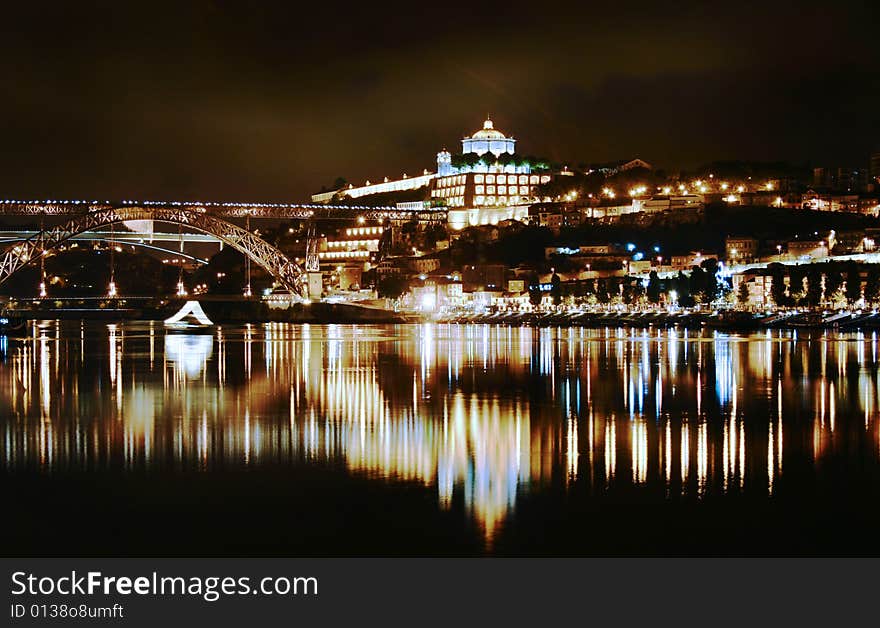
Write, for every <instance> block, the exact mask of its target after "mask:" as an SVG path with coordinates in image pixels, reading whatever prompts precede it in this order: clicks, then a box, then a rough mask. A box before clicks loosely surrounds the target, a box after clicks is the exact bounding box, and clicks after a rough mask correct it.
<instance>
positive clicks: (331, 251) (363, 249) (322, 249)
mask: <svg viewBox="0 0 880 628" xmlns="http://www.w3.org/2000/svg"><path fill="white" fill-rule="evenodd" d="M383 231H384V228H383V227H380V226H358V227H349V228H347V229H344V230H342V231H341V232H340V233H339V234H338V235H336V236H334V237H332V238H324V239H322V240H321V242H320V243H319V245H318V260H319V261H320V264H321V271H322V272H323V273H324V274H325V275H326V276H329V277H330V279H331V286H332V287H337V288H339V289H342V290H351V289H352V288H355V287H359V286H360V284H361V275H362V274H363V272H364V271H365V270H368V269H369V268H370V263H371V262H372V261H373V260H374V259H375V256H376V253H377V252H378V251H379V242H380V240H381V239H382V233H383Z"/></svg>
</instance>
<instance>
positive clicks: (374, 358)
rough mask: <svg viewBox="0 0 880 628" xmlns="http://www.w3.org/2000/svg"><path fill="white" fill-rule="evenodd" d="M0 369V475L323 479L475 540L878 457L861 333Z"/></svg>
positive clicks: (342, 342) (124, 345) (38, 353)
mask: <svg viewBox="0 0 880 628" xmlns="http://www.w3.org/2000/svg"><path fill="white" fill-rule="evenodd" d="M4 356H5V357H4V359H3V362H2V364H0V400H2V405H0V407H2V416H0V422H2V425H0V429H2V432H3V434H2V441H0V457H2V461H3V464H4V466H5V467H6V468H7V469H9V470H11V471H15V470H21V469H27V468H40V469H43V470H45V471H47V472H53V473H58V472H62V471H64V470H70V469H84V470H94V471H95V472H97V471H99V470H101V469H107V468H113V469H117V468H121V469H134V468H138V469H140V468H152V467H156V466H162V467H164V468H168V467H171V468H178V467H179V468H181V469H200V470H202V471H203V472H204V473H210V472H211V470H212V469H215V468H219V467H223V466H231V465H251V466H255V467H256V466H259V465H265V464H291V463H294V462H296V463H303V462H305V463H309V462H314V463H334V464H335V463H341V464H343V466H344V468H346V469H348V470H349V471H351V472H357V473H362V474H367V475H369V476H370V477H373V478H375V479H376V481H382V480H383V479H386V478H393V479H402V480H411V481H416V482H420V483H423V484H424V485H426V486H428V487H430V488H431V489H432V490H435V491H436V495H437V503H438V506H439V507H440V508H448V507H449V506H450V505H451V503H452V500H453V499H456V498H459V499H461V500H462V501H463V503H464V504H465V507H466V510H467V512H468V513H469V514H470V516H472V517H473V518H474V520H475V521H476V522H477V523H478V524H479V525H480V527H481V528H482V529H483V531H484V532H485V535H486V537H487V539H490V540H491V539H492V538H493V536H494V535H495V534H496V533H497V531H498V529H499V527H500V526H501V525H502V524H503V523H504V521H505V520H506V518H507V517H508V516H509V515H510V514H511V512H512V511H513V509H514V508H515V505H516V501H517V497H518V495H520V494H522V493H523V492H524V491H540V490H541V487H543V486H547V485H549V484H551V483H554V482H561V483H563V484H565V485H571V484H575V483H580V484H581V485H584V486H587V487H588V488H589V490H590V491H591V492H593V493H601V492H603V491H610V490H614V489H615V488H619V487H621V486H626V485H629V486H634V487H640V488H644V489H645V490H647V491H661V492H662V495H663V496H664V497H665V498H666V499H681V498H697V499H699V498H701V497H704V496H706V495H708V494H724V493H730V492H750V493H760V494H765V495H772V494H773V493H774V491H775V490H777V487H778V483H779V479H780V477H781V476H782V475H783V474H784V473H785V462H786V461H787V460H798V461H802V460H808V461H809V463H810V464H811V465H813V467H814V468H816V469H817V470H821V464H822V460H823V457H824V456H826V455H827V454H829V453H832V452H835V453H839V452H846V454H847V455H851V456H860V457H862V458H864V459H865V460H866V461H867V462H868V463H869V464H871V465H876V464H877V462H878V446H880V432H878V428H877V412H878V390H880V370H878V363H877V338H876V336H875V335H868V336H865V335H862V334H850V335H845V336H839V337H835V336H833V335H829V334H816V335H814V336H812V337H805V336H804V335H803V334H801V336H800V337H799V338H796V337H795V334H792V333H787V332H766V333H760V334H754V335H749V336H742V337H739V336H732V335H727V334H722V333H718V332H711V331H705V332H698V333H695V332H686V331H667V330H659V331H658V330H627V329H602V330H586V329H531V328H507V327H497V328H496V327H489V326H458V325H439V326H434V325H422V326H398V327H393V326H388V327H380V326H373V327H360V328H358V327H354V326H342V325H326V326H315V325H311V326H310V325H302V326H295V325H286V324H266V325H247V326H241V327H226V326H224V327H223V328H215V329H211V330H208V331H206V332H204V333H178V332H167V331H166V330H165V328H164V327H162V326H161V325H160V324H155V323H133V324H110V325H106V324H98V323H79V322H76V323H69V322H66V323H58V322H45V323H41V324H40V325H39V326H35V327H34V328H33V329H32V333H31V334H30V336H29V337H28V338H26V339H12V338H10V339H9V340H8V343H7V345H6V351H5V353H4Z"/></svg>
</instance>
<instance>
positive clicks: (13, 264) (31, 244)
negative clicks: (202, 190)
mask: <svg viewBox="0 0 880 628" xmlns="http://www.w3.org/2000/svg"><path fill="white" fill-rule="evenodd" d="M129 220H157V221H160V222H169V223H173V224H177V225H183V226H186V227H191V228H192V229H195V230H196V231H200V232H202V233H207V234H209V235H212V236H214V237H215V238H217V239H218V240H220V241H222V242H223V243H224V244H228V245H229V246H231V247H232V248H234V249H236V250H237V251H239V252H241V253H243V254H244V255H246V256H248V257H250V258H251V260H252V261H253V262H254V263H256V264H257V265H259V266H261V267H262V268H263V269H265V270H266V272H268V273H269V274H270V275H272V277H274V278H275V280H276V281H278V283H280V284H281V285H282V286H284V287H285V288H286V289H288V290H290V291H291V293H293V294H298V295H300V296H301V297H304V296H305V294H304V293H305V286H304V284H303V281H302V279H303V277H304V275H303V271H302V269H301V268H300V266H299V265H298V264H297V263H296V262H294V261H293V260H291V259H290V258H289V257H287V256H286V255H285V254H284V253H282V252H281V251H280V250H278V249H277V248H276V247H274V246H272V245H271V244H269V243H268V242H266V241H265V240H263V239H262V238H261V237H259V236H257V235H255V234H253V233H251V232H250V231H248V230H247V229H243V228H242V227H239V226H238V225H234V224H232V223H231V222H229V221H227V220H224V219H222V218H218V217H217V216H213V215H211V214H208V213H206V212H205V211H203V210H199V209H190V208H178V207H135V206H132V207H101V208H98V209H92V210H90V211H88V212H85V213H82V214H79V215H77V216H76V217H74V218H71V219H70V220H68V221H67V222H66V223H64V224H62V225H58V226H57V227H52V228H49V229H44V230H43V231H41V232H40V233H37V234H35V235H33V236H31V237H30V238H28V239H27V240H24V241H22V242H19V243H17V244H14V245H11V246H10V247H9V248H7V250H6V251H5V252H4V253H3V256H2V258H0V284H2V283H3V282H5V281H6V280H7V279H9V277H11V276H12V274H13V273H15V272H16V271H18V270H19V269H21V268H23V267H24V266H27V265H28V264H30V263H31V262H34V261H36V260H39V259H40V256H41V255H43V254H44V252H46V251H50V250H52V249H55V248H57V247H58V246H59V245H61V244H62V243H64V242H66V241H67V240H69V239H70V238H72V237H74V236H75V235H77V234H80V233H83V232H84V231H92V230H94V229H98V228H100V227H105V226H108V225H112V224H117V223H120V222H126V221H129Z"/></svg>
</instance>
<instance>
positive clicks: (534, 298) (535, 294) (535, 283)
mask: <svg viewBox="0 0 880 628" xmlns="http://www.w3.org/2000/svg"><path fill="white" fill-rule="evenodd" d="M543 298H544V292H543V291H542V290H541V280H540V279H539V278H538V275H537V274H536V273H532V274H531V275H530V276H529V303H531V304H532V305H534V306H535V307H537V306H539V305H541V301H542V300H543Z"/></svg>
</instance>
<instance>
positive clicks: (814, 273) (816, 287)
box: [803, 268, 822, 307]
mask: <svg viewBox="0 0 880 628" xmlns="http://www.w3.org/2000/svg"><path fill="white" fill-rule="evenodd" d="M803 301H804V304H805V305H808V306H809V307H817V306H818V305H819V303H821V302H822V271H821V270H819V269H818V268H811V269H810V270H809V271H807V293H806V295H804V298H803Z"/></svg>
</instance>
